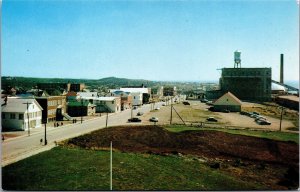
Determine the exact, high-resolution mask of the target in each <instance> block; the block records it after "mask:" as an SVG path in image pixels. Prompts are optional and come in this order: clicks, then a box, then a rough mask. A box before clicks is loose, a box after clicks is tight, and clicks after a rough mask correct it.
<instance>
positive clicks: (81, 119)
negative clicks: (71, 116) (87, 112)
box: [81, 99, 83, 124]
mask: <svg viewBox="0 0 300 192" xmlns="http://www.w3.org/2000/svg"><path fill="white" fill-rule="evenodd" d="M82 118H83V100H82V99H81V124H82Z"/></svg>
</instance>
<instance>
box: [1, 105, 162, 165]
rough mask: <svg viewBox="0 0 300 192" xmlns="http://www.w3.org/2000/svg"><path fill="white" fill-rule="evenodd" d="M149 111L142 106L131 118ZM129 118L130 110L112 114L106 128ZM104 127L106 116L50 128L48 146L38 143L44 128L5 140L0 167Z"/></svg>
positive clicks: (124, 121)
mask: <svg viewBox="0 0 300 192" xmlns="http://www.w3.org/2000/svg"><path fill="white" fill-rule="evenodd" d="M161 104H162V103H156V104H155V107H160V106H161ZM150 110H151V106H150V104H148V105H143V106H141V107H139V108H138V109H135V110H132V114H133V116H135V115H136V113H137V112H138V111H141V112H144V113H147V112H149V111H150ZM130 117H131V110H126V111H122V112H121V113H112V114H109V116H108V126H116V125H124V124H127V120H128V119H129V118H130ZM105 125H106V115H103V116H101V117H96V118H94V119H90V120H87V121H84V122H83V123H82V124H81V123H80V122H79V123H76V124H69V125H65V126H60V127H56V128H54V127H50V128H48V129H47V141H48V145H46V146H45V145H44V143H40V139H44V134H45V132H44V127H41V128H39V130H35V131H34V132H32V133H31V135H30V136H28V135H24V136H19V137H15V138H12V139H8V140H5V141H4V142H2V166H5V165H8V164H11V163H13V162H16V161H19V160H21V159H24V158H27V157H29V156H31V155H34V154H37V153H39V152H42V151H45V150H49V149H51V148H53V147H54V146H55V142H59V141H62V140H65V139H68V138H72V137H76V136H79V135H82V134H85V133H88V132H91V131H94V130H97V129H101V128H104V127H105Z"/></svg>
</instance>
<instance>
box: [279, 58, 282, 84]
mask: <svg viewBox="0 0 300 192" xmlns="http://www.w3.org/2000/svg"><path fill="white" fill-rule="evenodd" d="M279 82H280V83H283V54H280V81H279Z"/></svg>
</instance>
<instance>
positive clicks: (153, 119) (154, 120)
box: [149, 117, 158, 122]
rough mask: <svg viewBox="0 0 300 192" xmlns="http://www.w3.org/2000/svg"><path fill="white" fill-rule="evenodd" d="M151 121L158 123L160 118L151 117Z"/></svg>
mask: <svg viewBox="0 0 300 192" xmlns="http://www.w3.org/2000/svg"><path fill="white" fill-rule="evenodd" d="M149 121H151V122H158V118H157V117H151V118H150V119H149Z"/></svg>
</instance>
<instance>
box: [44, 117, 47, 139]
mask: <svg viewBox="0 0 300 192" xmlns="http://www.w3.org/2000/svg"><path fill="white" fill-rule="evenodd" d="M46 127H47V119H46V120H45V139H44V144H45V145H47V136H46V135H47V128H46Z"/></svg>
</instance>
